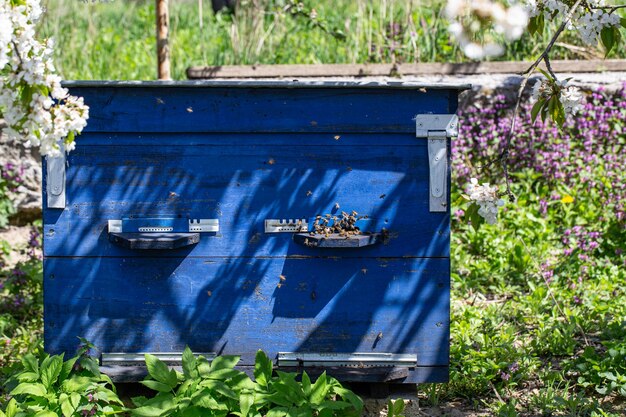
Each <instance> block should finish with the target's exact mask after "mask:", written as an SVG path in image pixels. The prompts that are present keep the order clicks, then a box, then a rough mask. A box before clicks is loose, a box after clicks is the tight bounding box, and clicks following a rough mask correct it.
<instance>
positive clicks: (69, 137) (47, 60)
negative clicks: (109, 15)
mask: <svg viewBox="0 0 626 417" xmlns="http://www.w3.org/2000/svg"><path fill="white" fill-rule="evenodd" d="M41 14H42V9H41V5H40V4H39V0H21V1H17V2H13V1H11V0H0V112H1V113H2V115H3V117H4V119H5V121H6V123H7V127H6V128H5V133H7V134H8V136H9V137H10V138H12V139H17V140H20V141H23V142H25V143H26V144H27V145H29V146H38V147H39V150H40V153H41V154H42V155H51V156H56V155H59V154H60V153H61V152H62V149H63V148H64V149H65V151H67V152H69V151H71V150H72V149H74V147H75V144H74V136H75V135H76V134H80V132H82V130H83V128H84V127H85V126H86V124H87V118H88V117H89V108H88V107H87V106H86V105H85V104H84V103H83V99H82V98H78V97H74V96H71V95H69V92H68V90H67V89H65V88H63V87H62V86H61V77H59V76H58V75H57V74H56V70H55V68H54V65H53V64H52V47H53V43H52V41H48V42H46V43H42V42H40V41H39V40H37V39H36V38H35V33H36V32H35V25H36V23H37V21H38V19H39V17H40V16H41Z"/></svg>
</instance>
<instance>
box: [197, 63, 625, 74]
mask: <svg viewBox="0 0 626 417" xmlns="http://www.w3.org/2000/svg"><path fill="white" fill-rule="evenodd" d="M551 63H552V69H553V70H554V71H555V72H605V71H626V60H623V59H606V60H601V59H596V60H581V61H578V60H555V61H551ZM531 64H532V63H531V62H524V61H521V62H515V61H513V62H468V63H456V64H455V63H416V64H311V65H228V66H227V65H225V66H194V67H189V68H188V69H187V78H189V79H211V78H287V79H290V78H299V77H302V78H308V77H311V78H313V77H366V76H382V77H385V76H390V77H394V76H403V75H438V74H441V75H455V74H456V75H473V74H520V73H522V72H524V71H526V70H527V69H528V68H529V67H530V65H531ZM540 68H543V69H545V65H544V64H543V63H542V64H541V65H540Z"/></svg>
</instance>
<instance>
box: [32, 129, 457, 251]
mask: <svg viewBox="0 0 626 417" xmlns="http://www.w3.org/2000/svg"><path fill="white" fill-rule="evenodd" d="M91 135H92V134H85V135H84V143H83V144H82V145H81V146H80V147H78V148H77V149H76V150H75V151H74V152H72V153H71V154H70V155H69V165H68V168H67V201H68V204H67V207H66V208H65V209H64V210H51V209H45V210H44V230H45V239H46V241H45V245H44V254H45V256H126V257H141V256H147V255H146V253H145V251H133V250H130V249H125V248H122V247H119V246H116V245H115V244H113V243H111V242H110V241H109V239H108V233H107V222H108V220H120V219H122V218H123V217H130V216H135V217H155V216H164V217H173V218H177V217H179V216H181V217H182V218H193V219H196V218H204V219H212V218H216V219H219V221H220V232H219V234H217V235H216V234H206V233H203V234H202V236H201V239H200V242H199V243H198V244H197V245H195V246H193V247H191V248H188V249H179V250H176V251H161V252H160V256H170V257H181V256H218V257H219V256H247V257H250V256H276V257H284V256H293V257H296V256H307V257H319V256H343V257H352V258H359V257H364V256H376V257H379V256H383V257H404V256H408V257H426V256H437V257H441V256H443V257H447V256H448V255H449V237H450V235H449V214H448V213H446V212H442V213H431V212H430V209H429V204H428V181H429V179H428V175H429V168H428V159H427V158H428V157H427V148H426V141H425V140H423V139H417V138H415V137H414V136H413V135H411V134H385V135H381V134H375V135H374V134H370V135H357V134H346V135H344V134H341V135H339V138H338V139H335V136H334V135H317V134H306V135H303V134H273V135H270V134H263V135H250V134H246V135H239V134H230V135H227V134H222V135H202V136H201V135H191V134H189V135H185V134H178V135H173V134H161V135H154V134H149V135H143V134H141V135H134V134H127V135H121V134H119V135H116V136H115V137H114V138H111V139H110V141H108V142H107V141H104V140H103V139H102V135H100V136H98V137H96V138H91ZM137 136H141V138H137ZM134 138H135V139H134ZM110 142H113V143H116V144H117V143H120V145H119V146H118V145H109V144H106V145H104V144H103V145H102V146H94V145H91V143H110ZM131 143H134V144H141V146H129V145H128V144H131ZM168 143H179V144H180V145H174V146H173V145H169V144H168ZM192 143H193V144H194V145H193V146H188V144H192ZM208 143H213V144H208ZM218 143H219V145H218ZM308 143H311V144H315V145H306V144H308ZM294 144H298V145H297V146H294ZM376 144H378V145H376ZM44 189H45V187H44ZM342 210H345V211H348V212H351V211H352V210H355V211H357V212H358V213H359V214H360V215H367V216H368V221H367V222H364V223H363V226H364V230H367V231H370V232H381V231H382V229H383V228H384V229H386V230H387V231H388V236H389V239H388V240H387V241H386V242H385V243H383V244H380V245H375V246H371V247H361V248H356V249H334V250H333V249H322V248H310V247H306V246H302V245H297V244H295V243H294V242H293V241H292V235H291V234H290V233H270V234H266V233H265V230H264V221H265V219H296V218H305V217H306V218H309V217H310V218H312V217H315V216H316V215H318V214H319V215H324V214H327V213H333V214H337V215H341V211H342ZM338 251H339V252H338ZM148 256H151V255H148Z"/></svg>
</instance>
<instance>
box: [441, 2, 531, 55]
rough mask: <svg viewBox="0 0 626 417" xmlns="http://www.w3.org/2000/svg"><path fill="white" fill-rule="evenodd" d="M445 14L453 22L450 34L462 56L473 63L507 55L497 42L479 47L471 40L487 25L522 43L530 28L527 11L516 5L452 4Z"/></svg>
mask: <svg viewBox="0 0 626 417" xmlns="http://www.w3.org/2000/svg"><path fill="white" fill-rule="evenodd" d="M445 14H446V16H447V18H448V19H449V20H450V21H451V24H450V27H449V28H448V30H449V31H450V33H451V34H452V35H453V36H454V38H455V39H456V40H457V42H458V43H459V45H460V46H461V49H462V50H463V53H464V54H465V55H466V56H468V57H469V58H472V59H482V58H485V57H488V56H498V55H502V54H503V53H504V47H502V45H500V44H498V43H496V42H493V41H487V42H485V43H478V42H476V41H474V40H472V38H473V37H474V35H476V34H478V33H479V32H481V30H484V29H485V28H484V25H485V24H486V22H489V24H490V25H491V26H492V27H493V29H494V31H495V32H496V33H500V34H502V35H503V36H504V37H505V39H506V40H508V41H513V40H516V39H519V38H520V37H521V36H522V34H523V33H524V30H525V29H526V26H527V25H528V11H527V10H526V8H524V7H522V6H520V5H516V4H514V5H512V6H510V7H508V8H506V7H504V6H503V5H502V4H501V3H499V2H497V1H492V0H449V1H448V3H447V4H446V8H445Z"/></svg>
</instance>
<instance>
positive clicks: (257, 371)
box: [254, 350, 272, 387]
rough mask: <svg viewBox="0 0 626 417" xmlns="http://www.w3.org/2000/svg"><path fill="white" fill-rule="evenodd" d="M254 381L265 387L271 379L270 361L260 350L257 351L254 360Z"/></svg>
mask: <svg viewBox="0 0 626 417" xmlns="http://www.w3.org/2000/svg"><path fill="white" fill-rule="evenodd" d="M254 379H255V381H256V382H257V383H258V384H259V385H261V386H263V387H267V385H268V384H269V382H270V380H271V379H272V361H271V359H270V358H268V357H267V355H266V354H265V352H263V351H262V350H259V351H257V353H256V358H255V360H254Z"/></svg>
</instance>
